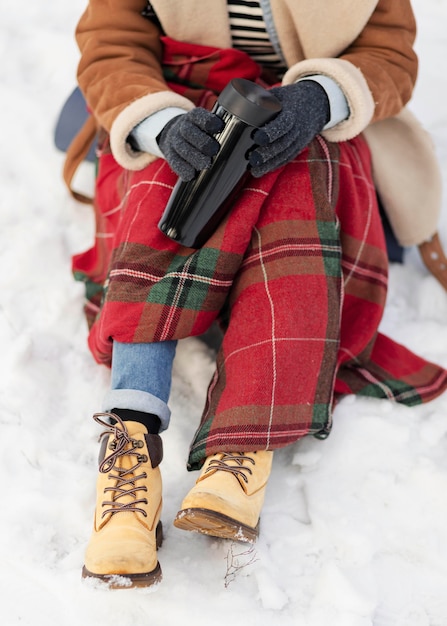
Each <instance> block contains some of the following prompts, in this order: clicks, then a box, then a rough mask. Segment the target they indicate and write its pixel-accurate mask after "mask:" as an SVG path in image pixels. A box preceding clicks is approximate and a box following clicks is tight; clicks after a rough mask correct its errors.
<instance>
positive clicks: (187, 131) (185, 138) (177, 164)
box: [157, 107, 224, 181]
mask: <svg viewBox="0 0 447 626" xmlns="http://www.w3.org/2000/svg"><path fill="white" fill-rule="evenodd" d="M223 127H224V122H223V121H222V120H221V118H220V117H218V116H217V115H216V114H215V113H212V112H211V111H208V110H207V109H203V108H202V107H197V108H195V109H192V110H191V111H188V113H185V114H182V115H177V116H176V117H174V118H172V120H170V121H169V122H168V123H167V124H166V126H165V127H164V128H163V130H162V131H161V133H160V134H159V135H158V137H157V142H158V145H159V147H160V150H161V151H162V152H163V156H164V157H165V159H166V161H167V162H168V163H169V165H170V166H171V168H172V169H173V170H174V172H175V173H176V174H177V175H178V176H179V177H180V178H181V179H182V180H185V181H188V180H192V179H193V178H194V176H195V174H196V172H197V171H200V170H204V169H207V168H208V167H210V165H211V161H212V158H213V157H214V156H216V154H217V153H218V151H219V148H220V145H219V143H218V141H217V140H216V139H215V138H214V137H213V134H215V133H218V132H219V131H221V130H222V129H223Z"/></svg>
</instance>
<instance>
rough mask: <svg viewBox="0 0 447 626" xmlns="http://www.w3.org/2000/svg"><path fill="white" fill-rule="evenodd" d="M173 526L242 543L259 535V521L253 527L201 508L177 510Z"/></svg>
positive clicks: (248, 541) (252, 541)
mask: <svg viewBox="0 0 447 626" xmlns="http://www.w3.org/2000/svg"><path fill="white" fill-rule="evenodd" d="M174 526H175V527H176V528H180V529H181V530H189V531H191V532H197V533H202V534H203V535H211V536H212V537H219V538H221V539H232V540H233V541H241V542H244V543H254V542H255V541H256V540H257V538H258V537H259V522H258V524H257V525H256V527H255V528H252V527H251V526H246V525H245V524H242V523H241V522H238V521H237V520H235V519H233V518H232V517H228V515H224V514H223V513H217V512H216V511H211V510H209V509H202V508H191V509H183V510H182V511H179V512H178V513H177V515H176V517H175V520H174Z"/></svg>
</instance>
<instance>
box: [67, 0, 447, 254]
mask: <svg viewBox="0 0 447 626" xmlns="http://www.w3.org/2000/svg"><path fill="white" fill-rule="evenodd" d="M151 4H152V6H153V7H154V9H155V11H156V13H157V16H158V17H159V19H160V21H161V24H162V26H163V29H164V31H165V33H166V34H167V35H168V36H169V37H172V38H173V39H178V40H181V41H188V42H194V43H197V44H202V45H209V46H216V47H221V48H226V47H231V36H230V29H229V24H228V18H227V2H226V0H207V1H206V2H199V1H198V0H181V1H179V0H152V2H151ZM145 6H146V2H145V1H144V0H90V2H89V4H88V7H87V9H86V11H85V12H84V14H83V16H82V17H81V19H80V21H79V24H78V28H77V33H76V35H77V41H78V45H79V48H80V50H81V60H80V63H79V71H78V80H79V85H80V87H81V89H82V91H83V92H84V95H85V97H86V99H87V102H88V104H89V106H90V108H91V110H92V111H93V114H94V116H95V118H96V121H97V124H98V125H100V126H102V127H104V128H105V129H106V130H107V131H108V132H109V133H110V139H111V146H112V151H113V154H114V156H115V158H116V159H117V161H118V162H119V163H120V164H121V165H122V166H123V167H125V168H127V169H140V168H143V167H145V166H146V165H147V164H148V163H150V162H151V161H152V160H153V159H154V156H153V155H150V154H147V153H136V152H133V151H132V150H131V149H130V147H129V145H128V143H127V142H126V139H127V137H128V135H129V133H130V132H131V130H132V129H133V128H134V127H135V125H136V124H138V123H139V122H140V121H142V120H143V119H144V118H145V117H147V116H148V115H151V114H152V113H154V112H156V111H158V110H161V109H163V108H166V107H168V106H178V107H181V108H183V109H185V110H189V109H190V108H192V106H193V105H192V103H191V102H190V101H189V100H187V99H185V98H184V97H182V96H180V95H178V94H175V93H173V92H172V91H170V90H169V89H168V87H167V85H166V83H165V81H164V79H163V76H162V72H161V68H160V56H161V44H160V40H159V34H160V33H159V30H158V29H157V28H156V27H155V26H154V25H153V24H152V23H151V22H150V21H149V20H147V19H146V18H144V17H142V16H141V11H142V10H143V9H144V8H145ZM270 6H271V12H272V17H273V20H274V24H275V28H276V32H277V35H278V39H279V43H280V46H281V49H282V52H283V55H284V57H285V60H286V62H287V66H288V68H289V69H288V71H287V73H286V74H285V76H284V78H283V83H284V84H289V83H292V82H294V81H295V80H297V79H299V78H301V77H303V76H306V75H309V74H315V73H320V74H324V75H327V76H330V77H331V78H333V79H334V80H335V81H336V82H337V83H338V84H339V85H340V87H341V88H342V90H343V92H344V94H345V96H346V98H347V101H348V104H349V109H350V116H349V118H348V120H346V121H344V122H342V123H340V124H338V125H337V126H335V127H334V128H332V129H329V130H327V131H325V132H324V133H323V134H324V135H325V137H326V138H327V139H328V140H332V141H343V140H347V139H350V138H352V137H354V136H356V135H358V134H359V133H361V132H364V133H365V136H366V138H367V140H368V143H369V145H370V148H371V152H372V158H373V174H374V179H375V184H376V186H377V189H378V191H379V193H380V196H381V198H382V201H383V203H384V205H385V208H386V211H387V214H388V217H389V219H390V221H391V224H392V226H393V229H394V231H395V234H396V236H397V238H398V240H399V241H400V243H401V244H402V245H414V244H419V243H421V242H422V241H424V240H425V239H427V238H428V237H430V236H431V235H432V234H433V233H434V232H435V231H436V228H437V222H438V217H439V211H440V204H441V179H440V173H439V168H438V164H437V160H436V157H435V154H434V150H433V146H432V142H431V139H430V137H429V136H428V134H427V133H426V132H425V131H424V130H423V129H422V128H421V126H420V125H419V123H418V122H417V121H416V120H415V118H414V116H413V115H412V114H411V113H410V112H409V111H408V110H407V109H406V108H405V105H406V104H407V102H408V101H409V100H410V98H411V94H412V91H413V88H414V84H415V80H416V75H417V58H416V55H415V53H414V50H413V43H414V39H415V33H416V25H415V20H414V16H413V12H412V9H411V5H410V1H409V0H362V2H357V1H356V0H337V2H331V1H328V0H312V1H310V0H270Z"/></svg>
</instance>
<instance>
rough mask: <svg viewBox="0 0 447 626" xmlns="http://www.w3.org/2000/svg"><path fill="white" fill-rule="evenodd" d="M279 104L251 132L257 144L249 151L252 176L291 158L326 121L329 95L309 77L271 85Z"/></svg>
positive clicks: (270, 169)
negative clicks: (273, 114) (276, 110)
mask: <svg viewBox="0 0 447 626" xmlns="http://www.w3.org/2000/svg"><path fill="white" fill-rule="evenodd" d="M271 93H272V94H274V95H275V96H276V97H277V98H278V100H280V102H281V104H282V110H281V112H280V113H279V114H278V115H277V116H276V117H275V118H274V119H273V120H272V121H271V122H267V124H265V125H264V126H262V127H261V128H259V129H258V130H257V131H256V132H255V133H254V135H253V140H254V142H255V143H256V144H257V145H258V147H257V148H255V150H253V152H252V153H251V154H250V157H249V163H250V165H251V173H252V174H253V176H255V177H256V178H259V177H260V176H263V175H264V174H267V172H271V171H272V170H275V169H276V168H277V167H280V166H281V165H284V164H285V163H288V162H289V161H292V160H293V159H294V158H295V157H296V156H297V154H299V153H300V152H301V150H302V149H303V148H305V147H306V146H307V144H308V143H310V142H311V141H312V139H313V138H314V137H315V135H317V134H318V133H319V132H320V131H321V130H323V128H324V126H325V125H326V124H327V122H328V121H329V117H330V106H329V99H328V97H327V95H326V92H325V90H324V89H323V87H322V86H321V85H320V84H319V83H317V82H315V81H313V80H303V81H300V82H298V83H294V84H293V85H285V86H284V87H273V88H272V89H271Z"/></svg>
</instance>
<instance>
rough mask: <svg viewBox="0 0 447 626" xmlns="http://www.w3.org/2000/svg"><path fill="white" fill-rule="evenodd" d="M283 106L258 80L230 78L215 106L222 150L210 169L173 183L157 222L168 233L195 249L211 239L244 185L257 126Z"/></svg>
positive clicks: (217, 137)
mask: <svg viewBox="0 0 447 626" xmlns="http://www.w3.org/2000/svg"><path fill="white" fill-rule="evenodd" d="M280 108H281V105H280V103H279V101H278V100H277V99H276V98H275V97H274V96H272V95H271V94H270V93H269V92H268V91H267V90H265V89H263V88H262V87H260V86H259V85H256V84H255V83H251V82H250V81H247V80H244V79H235V80H233V81H231V83H229V85H228V86H227V87H226V88H225V89H224V91H223V92H222V94H221V95H220V96H219V99H218V101H217V102H216V105H215V107H214V109H213V112H214V113H216V115H218V116H219V117H221V118H222V120H223V121H224V124H225V126H224V128H223V130H222V131H221V132H220V133H218V134H216V135H215V137H216V139H217V141H218V142H219V144H220V149H219V152H218V153H217V155H216V156H215V157H214V159H213V163H212V165H211V167H210V168H208V169H206V170H202V171H200V172H198V174H197V175H196V177H195V178H194V179H193V180H192V181H188V182H185V181H182V180H179V181H178V182H177V184H176V185H175V187H174V189H173V191H172V194H171V196H170V198H169V201H168V204H167V206H166V209H165V211H164V213H163V216H162V218H161V220H160V222H159V225H158V226H159V228H160V230H161V231H162V232H163V233H164V234H165V235H167V236H168V237H170V238H171V239H173V240H175V241H177V242H178V243H181V244H182V245H184V246H187V247H191V248H199V247H200V246H202V245H203V244H204V243H205V241H207V239H209V237H210V236H211V235H212V233H213V232H214V230H215V229H216V228H217V226H218V224H219V222H220V221H221V219H222V218H223V217H224V215H225V214H226V212H227V211H228V210H229V209H230V207H231V205H232V204H233V202H234V200H235V198H236V196H237V194H238V193H239V191H240V189H241V187H242V186H243V183H244V180H245V177H246V175H247V166H248V155H249V151H250V150H251V149H252V148H253V147H254V142H253V138H252V135H253V131H254V130H255V129H256V128H258V127H260V126H262V125H263V124H265V123H266V122H267V121H268V120H269V119H272V118H273V117H274V116H275V115H277V113H278V112H279V110H280Z"/></svg>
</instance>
